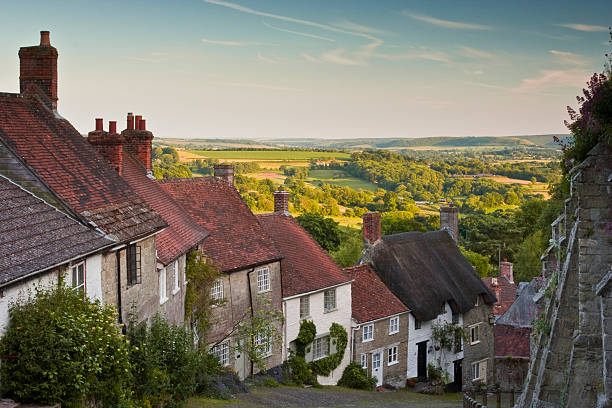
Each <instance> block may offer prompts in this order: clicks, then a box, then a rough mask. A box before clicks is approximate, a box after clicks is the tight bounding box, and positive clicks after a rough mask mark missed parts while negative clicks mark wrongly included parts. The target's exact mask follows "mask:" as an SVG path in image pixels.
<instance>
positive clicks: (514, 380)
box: [493, 356, 529, 392]
mask: <svg viewBox="0 0 612 408" xmlns="http://www.w3.org/2000/svg"><path fill="white" fill-rule="evenodd" d="M494 361H495V364H494V368H493V371H494V375H495V385H496V386H497V385H499V388H500V389H501V390H502V391H503V392H509V391H511V390H515V391H519V390H520V389H521V387H522V386H523V382H524V381H525V377H527V371H528V370H529V359H528V358H525V357H512V356H507V357H495V360H494Z"/></svg>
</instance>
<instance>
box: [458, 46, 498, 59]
mask: <svg viewBox="0 0 612 408" xmlns="http://www.w3.org/2000/svg"><path fill="white" fill-rule="evenodd" d="M460 48H461V53H462V54H463V55H464V56H466V57H468V58H474V59H493V58H495V55H494V54H491V53H490V52H486V51H483V50H477V49H476V48H472V47H465V46H464V47H460Z"/></svg>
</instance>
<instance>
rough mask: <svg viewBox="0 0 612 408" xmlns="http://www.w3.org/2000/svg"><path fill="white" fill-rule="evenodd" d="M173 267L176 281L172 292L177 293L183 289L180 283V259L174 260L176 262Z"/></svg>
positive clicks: (173, 277)
mask: <svg viewBox="0 0 612 408" xmlns="http://www.w3.org/2000/svg"><path fill="white" fill-rule="evenodd" d="M172 269H173V274H172V281H173V283H174V285H173V288H172V294H173V295H176V294H177V293H178V291H180V290H181V286H180V285H179V261H178V260H176V261H174V264H173V265H172Z"/></svg>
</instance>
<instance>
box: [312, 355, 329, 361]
mask: <svg viewBox="0 0 612 408" xmlns="http://www.w3.org/2000/svg"><path fill="white" fill-rule="evenodd" d="M328 356H329V354H327V355H325V356H320V357H317V358H313V359H312V361H317V360H321V359H322V358H325V357H328Z"/></svg>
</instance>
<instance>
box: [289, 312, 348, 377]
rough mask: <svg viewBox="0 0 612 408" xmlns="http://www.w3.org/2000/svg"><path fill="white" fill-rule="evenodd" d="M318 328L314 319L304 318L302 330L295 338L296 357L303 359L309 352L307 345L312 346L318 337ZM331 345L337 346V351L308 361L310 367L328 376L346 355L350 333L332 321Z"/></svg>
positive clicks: (315, 372)
mask: <svg viewBox="0 0 612 408" xmlns="http://www.w3.org/2000/svg"><path fill="white" fill-rule="evenodd" d="M316 335H317V329H316V326H315V324H314V323H313V322H312V321H308V320H304V321H303V322H302V323H301V324H300V332H299V334H298V337H297V338H296V340H295V343H296V357H297V358H300V359H303V358H304V357H305V355H306V352H307V347H312V342H313V341H314V339H315V338H316ZM329 337H330V338H329V341H330V346H332V345H334V346H336V352H335V353H332V354H330V355H328V356H327V357H323V358H320V359H318V360H315V361H311V362H310V363H308V367H309V369H310V370H311V371H312V372H313V373H314V374H317V375H322V376H328V375H329V374H330V373H331V372H332V370H334V369H336V368H338V366H339V365H340V363H341V362H342V358H343V357H344V352H345V351H346V346H347V344H348V334H347V332H346V329H345V328H344V327H342V325H340V324H338V323H332V325H331V327H330V328H329Z"/></svg>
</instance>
